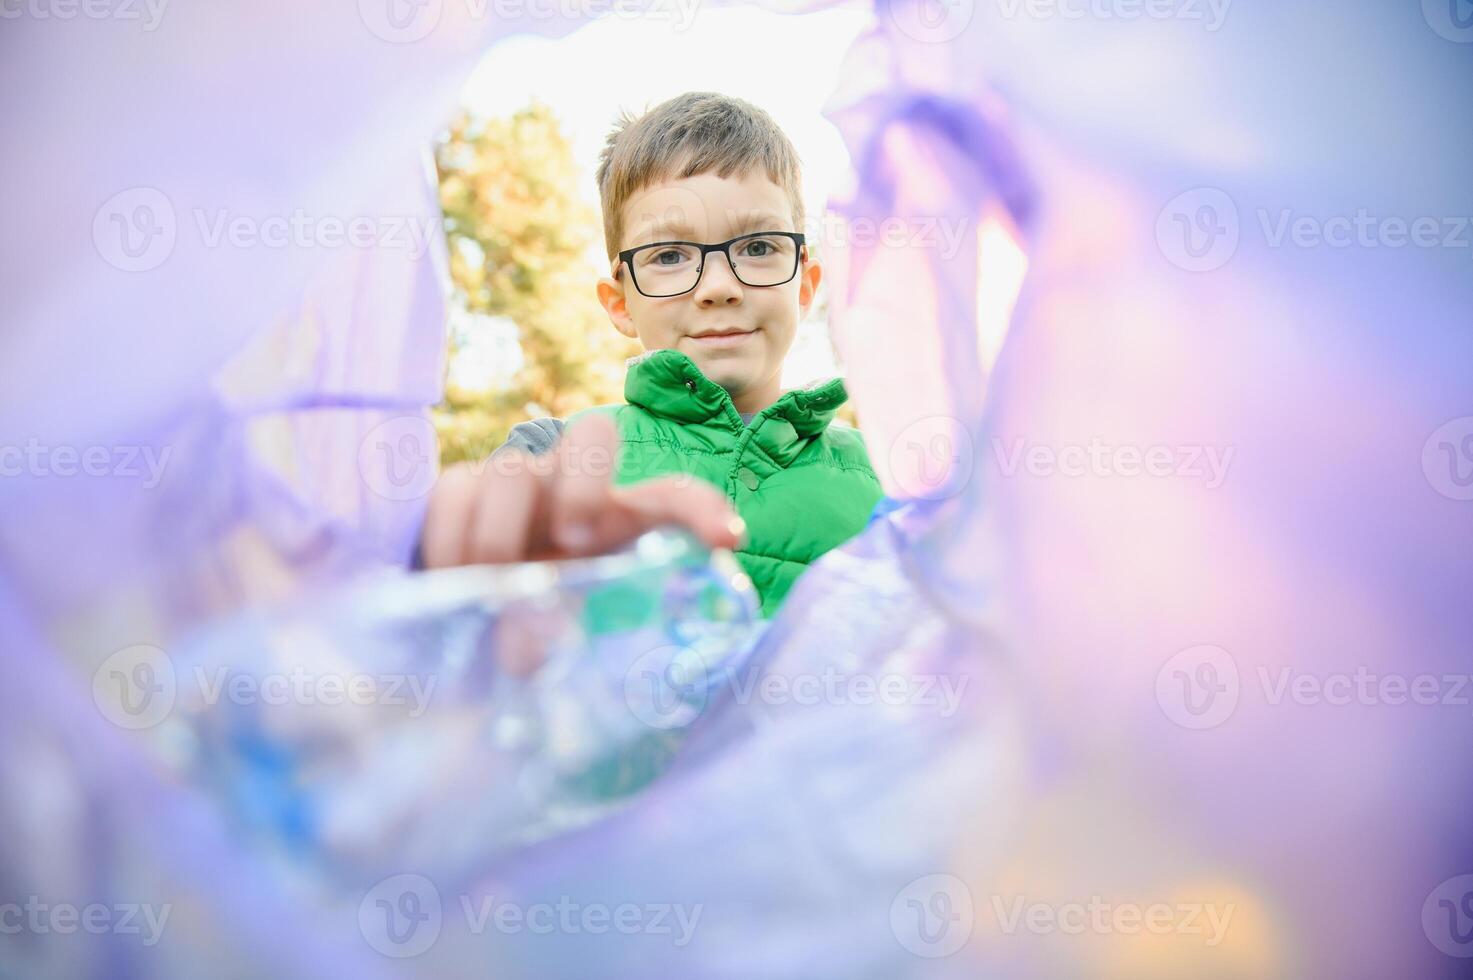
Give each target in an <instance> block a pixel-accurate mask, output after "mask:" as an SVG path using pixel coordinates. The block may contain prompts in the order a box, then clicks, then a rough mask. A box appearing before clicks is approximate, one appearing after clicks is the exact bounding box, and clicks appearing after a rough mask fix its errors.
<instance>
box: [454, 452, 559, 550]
mask: <svg viewBox="0 0 1473 980" xmlns="http://www.w3.org/2000/svg"><path fill="white" fill-rule="evenodd" d="M538 469H539V468H538V467H536V465H535V464H534V462H533V460H532V457H531V455H530V454H528V453H525V452H523V451H522V450H520V449H510V450H507V451H506V452H504V453H502V454H500V455H499V456H498V457H497V458H496V459H494V460H487V461H486V468H485V470H484V471H483V472H482V473H481V478H480V480H479V482H478V486H477V487H476V506H475V508H474V510H473V511H472V513H471V516H470V520H469V522H468V523H467V526H466V529H465V533H466V541H467V550H466V555H465V561H466V562H467V563H470V564H477V563H491V562H506V561H521V560H523V559H524V558H526V557H527V553H528V543H529V540H530V538H531V535H532V531H533V527H534V524H535V518H536V507H537V495H538V492H539V489H540V486H539V485H540V483H541V477H539V475H538Z"/></svg>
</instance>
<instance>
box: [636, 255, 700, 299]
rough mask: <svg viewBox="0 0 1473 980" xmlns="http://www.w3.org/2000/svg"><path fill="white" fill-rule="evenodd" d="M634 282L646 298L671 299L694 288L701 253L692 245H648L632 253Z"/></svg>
mask: <svg viewBox="0 0 1473 980" xmlns="http://www.w3.org/2000/svg"><path fill="white" fill-rule="evenodd" d="M633 264H634V281H635V282H636V283H638V285H639V291H640V292H642V293H644V294H645V295H646V296H674V295H676V294H677V293H683V292H685V291H686V290H688V289H690V288H691V287H692V286H694V285H695V284H696V276H697V275H699V274H700V269H701V250H700V249H698V248H696V247H695V246H693V245H651V246H649V247H648V248H642V249H640V250H639V251H637V252H635V253H634V263H633Z"/></svg>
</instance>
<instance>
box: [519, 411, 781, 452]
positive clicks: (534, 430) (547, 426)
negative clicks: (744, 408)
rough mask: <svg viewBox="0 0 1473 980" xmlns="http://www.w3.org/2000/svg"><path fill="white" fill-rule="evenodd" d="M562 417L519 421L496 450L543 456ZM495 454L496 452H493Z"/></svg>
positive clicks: (748, 416) (746, 415)
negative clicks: (514, 450) (517, 450)
mask: <svg viewBox="0 0 1473 980" xmlns="http://www.w3.org/2000/svg"><path fill="white" fill-rule="evenodd" d="M756 414H757V413H756V412H742V413H741V416H742V424H743V425H747V424H748V423H750V422H751V421H752V417H753V416H754V415H756ZM566 424H567V423H565V422H564V421H563V420H562V419H558V418H541V419H533V420H532V421H530V422H518V423H517V424H516V425H514V426H512V427H511V432H510V433H508V434H507V437H506V442H504V443H502V444H501V445H500V446H499V447H497V449H496V452H498V453H499V452H501V451H502V450H503V449H508V448H510V449H520V450H522V451H524V452H527V453H530V454H531V455H533V456H541V455H542V454H543V453H547V452H551V451H552V447H554V446H556V445H557V441H558V439H559V438H560V437H561V436H562V434H563V427H564V426H565V425H566ZM492 455H493V456H494V455H495V453H493V454H492Z"/></svg>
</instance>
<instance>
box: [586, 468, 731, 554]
mask: <svg viewBox="0 0 1473 980" xmlns="http://www.w3.org/2000/svg"><path fill="white" fill-rule="evenodd" d="M611 497H612V501H613V503H614V505H615V507H616V509H617V510H618V511H619V512H620V513H622V514H624V515H626V521H624V522H620V523H621V524H626V526H625V527H623V528H621V529H620V531H621V532H622V533H623V535H624V536H625V537H626V539H627V538H632V537H634V536H636V535H638V534H641V533H643V532H645V531H647V530H649V529H650V528H653V527H658V526H659V525H661V524H679V525H682V526H684V527H686V528H689V529H690V530H691V532H692V533H694V534H695V535H696V537H698V538H700V539H701V541H703V542H704V543H705V544H706V546H707V547H708V548H736V547H740V546H741V544H742V543H743V542H744V540H745V538H746V533H747V528H746V524H745V523H743V521H742V519H741V518H740V517H739V516H737V513H736V511H735V510H733V509H732V506H731V504H730V502H729V501H727V499H726V496H725V494H723V493H722V492H721V491H720V490H717V489H716V488H715V487H713V486H712V485H711V484H709V483H707V482H706V481H704V480H692V479H691V478H689V477H686V476H661V477H655V478H654V479H651V480H644V481H641V482H639V483H634V484H631V485H629V486H626V487H617V488H615V489H614V490H613V491H612V492H611Z"/></svg>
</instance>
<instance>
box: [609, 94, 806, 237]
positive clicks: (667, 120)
mask: <svg viewBox="0 0 1473 980" xmlns="http://www.w3.org/2000/svg"><path fill="white" fill-rule="evenodd" d="M757 168H761V170H762V171H763V172H764V173H766V174H767V177H768V179H769V180H771V181H772V182H773V183H774V184H777V185H778V186H779V187H781V188H782V189H783V191H784V192H785V193H786V194H787V196H788V202H789V205H790V206H791V208H792V211H793V230H795V231H802V230H803V220H804V213H803V194H802V174H801V165H800V163H799V160H798V152H797V150H795V149H794V148H793V143H792V141H791V140H789V139H788V137H787V134H785V133H784V132H783V131H782V130H781V129H779V128H778V125H777V123H775V122H773V120H772V117H771V116H769V115H768V114H767V113H766V112H764V111H763V110H761V109H759V108H757V107H756V106H754V105H752V104H751V103H750V102H745V101H743V100H741V99H737V98H732V97H731V96H728V95H721V94H720V93H717V92H687V93H685V94H684V95H677V96H676V97H675V98H673V99H669V100H667V101H665V102H662V103H660V104H659V105H657V106H656V107H655V108H653V109H651V110H649V111H647V112H645V113H644V114H643V115H641V116H633V115H630V114H629V113H628V112H627V111H626V112H621V113H620V116H619V120H618V121H617V122H616V123H615V124H614V129H613V130H612V131H611V132H610V133H609V137H608V140H607V141H606V142H605V143H604V148H603V152H602V153H601V154H599V163H598V196H599V203H600V204H601V205H602V208H603V220H604V244H605V246H606V247H607V248H608V251H609V258H610V259H612V258H613V257H614V256H615V255H617V254H618V253H619V243H620V239H621V238H622V237H623V235H624V205H625V204H627V203H628V202H629V199H630V198H631V197H633V196H634V195H635V194H636V193H638V192H639V191H641V190H643V189H644V188H646V187H649V186H650V185H651V184H658V183H660V182H662V181H666V180H675V179H681V178H685V177H694V176H696V175H697V174H704V173H712V172H714V173H715V174H716V175H717V176H718V177H730V176H732V175H733V174H736V175H740V176H745V175H747V174H749V173H751V172H753V171H754V170H755V169H757Z"/></svg>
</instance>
